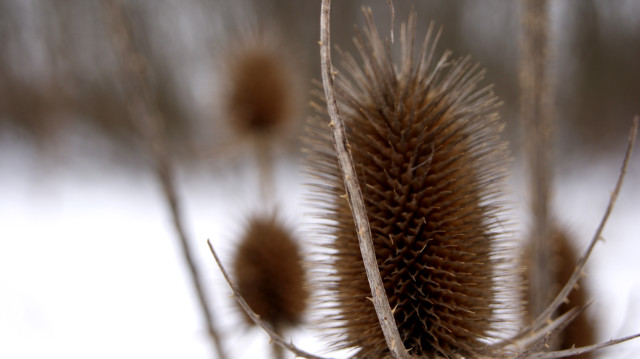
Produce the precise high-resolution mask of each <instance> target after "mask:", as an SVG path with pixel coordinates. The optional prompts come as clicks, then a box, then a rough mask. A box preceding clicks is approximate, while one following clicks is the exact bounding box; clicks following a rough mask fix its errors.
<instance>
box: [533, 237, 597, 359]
mask: <svg viewBox="0 0 640 359" xmlns="http://www.w3.org/2000/svg"><path fill="white" fill-rule="evenodd" d="M551 233H552V236H551V240H550V244H551V250H550V254H551V259H550V260H549V261H550V262H551V263H553V264H554V266H553V267H551V268H549V270H550V273H551V274H552V279H553V281H552V287H551V288H549V293H555V292H557V291H558V290H559V289H560V288H561V287H562V285H563V283H566V282H567V280H569V278H570V277H571V274H572V272H573V269H574V268H575V265H576V262H577V261H578V258H577V255H576V253H577V251H576V249H575V246H574V244H573V243H572V241H571V237H570V236H569V234H568V233H567V231H566V230H564V229H561V228H559V227H558V226H557V225H556V226H554V227H553V230H552V232H551ZM531 251H532V248H531V245H528V246H527V247H526V248H525V251H524V252H523V256H522V259H523V261H524V263H523V267H525V268H531V263H530V261H531ZM524 275H525V276H524V282H525V286H524V293H523V299H524V300H525V301H526V302H527V306H526V313H525V314H526V315H525V318H526V319H525V320H526V322H531V321H533V319H534V317H535V315H534V314H533V313H534V311H533V308H532V305H531V299H530V298H532V297H533V293H532V292H533V291H534V290H535V289H534V287H533V286H531V283H530V281H529V277H528V275H529V271H524ZM590 298H591V292H590V291H588V290H587V288H586V287H585V285H584V284H581V285H580V286H577V287H576V288H575V290H573V291H572V292H571V294H570V295H569V296H568V297H567V301H566V303H563V304H562V305H561V306H560V308H558V312H560V313H561V312H566V311H568V310H570V309H571V307H574V306H577V307H582V306H586V305H587V304H588V302H589V300H590ZM551 299H552V298H551V297H550V296H549V297H548V298H547V301H549V300H551ZM593 343H596V326H595V323H594V322H593V319H592V318H591V317H590V316H587V315H586V314H585V315H581V316H579V317H577V318H576V319H575V320H574V321H573V322H572V323H571V324H569V325H568V326H567V327H566V328H565V330H564V331H563V332H562V333H559V334H558V336H557V337H556V338H554V340H553V341H552V342H551V343H550V347H551V348H553V349H555V350H557V349H570V348H572V347H582V346H587V345H591V344H593ZM591 354H592V353H584V354H582V355H579V356H575V357H572V358H576V359H589V358H592V355H591Z"/></svg>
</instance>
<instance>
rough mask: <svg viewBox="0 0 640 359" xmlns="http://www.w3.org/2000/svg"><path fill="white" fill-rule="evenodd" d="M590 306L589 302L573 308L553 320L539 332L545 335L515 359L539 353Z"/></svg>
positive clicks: (523, 358)
mask: <svg viewBox="0 0 640 359" xmlns="http://www.w3.org/2000/svg"><path fill="white" fill-rule="evenodd" d="M590 304H591V302H589V303H588V304H586V305H583V306H582V307H573V308H571V309H569V310H568V311H567V312H566V313H564V314H563V315H561V316H560V317H558V318H556V319H555V320H553V322H552V323H551V324H550V325H548V328H544V329H543V330H541V331H540V332H542V333H546V334H544V336H541V337H539V338H537V340H535V341H534V342H533V343H531V344H530V345H527V347H528V348H527V349H526V350H525V351H523V352H522V353H520V354H519V355H518V356H517V357H516V358H515V359H525V358H530V357H531V355H532V354H533V353H536V352H539V351H541V350H540V349H541V348H543V347H544V346H548V344H549V340H551V338H552V337H553V336H556V335H558V334H560V333H561V332H562V331H563V330H564V329H565V328H566V327H567V326H568V325H569V324H571V322H573V321H574V320H575V319H576V318H577V317H578V316H579V315H580V314H582V313H583V312H584V311H585V309H587V307H588V306H589V305H590Z"/></svg>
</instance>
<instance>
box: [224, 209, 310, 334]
mask: <svg viewBox="0 0 640 359" xmlns="http://www.w3.org/2000/svg"><path fill="white" fill-rule="evenodd" d="M233 269H234V273H235V278H236V282H237V284H238V288H239V290H240V293H241V294H242V296H243V297H244V299H245V300H246V301H247V304H249V306H250V307H251V309H253V310H254V311H255V312H256V313H257V314H258V315H260V317H261V318H262V319H263V320H264V321H265V322H266V323H268V324H270V325H271V326H272V327H273V328H277V329H284V328H286V327H289V326H292V325H296V324H299V323H300V321H301V319H302V315H303V313H304V311H305V309H306V306H307V299H308V296H309V293H308V289H307V286H306V284H305V271H304V268H303V263H302V255H301V253H300V250H299V246H298V243H297V242H296V240H295V238H294V237H293V236H292V234H291V233H290V231H289V230H288V229H287V228H285V227H284V226H283V225H282V224H281V223H280V222H279V221H278V220H277V219H276V217H275V216H272V217H270V218H260V217H254V218H252V219H251V220H249V222H248V225H247V229H246V232H245V233H244V235H243V237H242V239H241V241H240V244H239V246H238V249H237V251H236V254H235V259H234V263H233ZM245 319H247V323H248V324H251V325H252V324H253V322H252V321H251V320H250V319H249V318H248V317H245Z"/></svg>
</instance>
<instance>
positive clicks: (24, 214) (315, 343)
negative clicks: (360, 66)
mask: <svg viewBox="0 0 640 359" xmlns="http://www.w3.org/2000/svg"><path fill="white" fill-rule="evenodd" d="M362 6H371V7H372V8H373V10H374V15H375V17H376V21H377V22H378V24H379V29H380V31H381V32H382V33H386V32H388V29H389V26H390V23H391V21H390V16H389V9H388V6H387V3H386V1H384V0H376V1H335V2H334V4H333V5H332V42H333V44H334V45H336V46H339V47H340V48H341V49H343V50H346V51H353V50H354V46H353V44H352V42H351V37H352V36H353V26H354V25H355V24H359V25H361V24H362V16H361V12H360V9H361V7H362ZM395 7H396V21H397V22H398V24H396V31H398V30H397V29H398V25H399V23H400V22H402V21H403V20H404V19H406V17H407V14H408V13H409V11H410V9H411V8H414V9H415V10H416V11H417V13H418V19H419V21H418V34H424V33H425V31H426V28H427V26H428V24H429V21H434V22H435V24H436V25H442V26H443V28H444V29H443V35H442V39H441V42H440V45H439V49H440V51H443V50H444V49H451V50H453V51H454V53H455V54H457V55H467V54H470V55H471V56H472V58H473V59H474V60H475V61H477V62H479V63H480V64H481V65H482V66H483V67H485V68H486V69H487V71H488V72H487V79H486V80H485V82H486V83H487V84H488V83H494V84H495V92H496V94H497V95H498V96H499V97H500V98H501V99H502V100H503V102H504V105H503V106H502V107H501V109H500V114H501V117H502V118H503V119H504V120H505V122H506V131H505V136H506V137H507V139H508V140H510V142H511V149H512V153H513V156H514V161H513V162H512V165H511V167H512V170H513V175H512V177H511V179H510V184H511V186H512V194H511V197H510V198H509V200H510V202H511V203H512V205H513V207H514V210H513V213H512V215H513V220H514V223H516V224H515V227H514V228H515V229H516V235H518V233H520V232H518V231H520V230H522V229H524V228H526V225H527V221H528V220H527V215H528V212H527V201H528V199H527V198H526V183H527V181H526V178H527V177H526V176H527V174H526V172H525V171H524V166H523V164H522V160H521V158H522V155H521V152H522V148H521V142H522V139H523V136H526V134H525V133H522V131H521V127H522V126H521V123H520V119H519V115H518V112H519V109H518V106H519V89H518V71H519V70H518V65H519V61H520V59H519V51H520V47H519V46H520V38H521V14H520V4H519V2H517V1H510V0H483V1H472V0H466V1H446V0H439V1H436V0H430V1H416V2H414V1H406V0H397V1H395ZM123 8H124V13H125V14H126V15H127V17H128V21H130V24H131V29H132V31H131V33H132V42H133V43H134V44H135V45H136V47H137V49H138V50H139V51H140V54H141V56H142V58H143V59H144V62H145V63H146V69H147V78H148V83H149V86H150V90H151V94H152V103H153V104H154V106H157V109H158V111H159V113H161V115H162V116H161V118H162V120H163V122H164V126H165V129H166V135H167V140H168V146H169V148H170V153H171V157H172V159H173V161H174V165H175V167H176V170H177V176H178V180H177V186H178V187H177V188H178V191H179V193H180V195H181V198H182V201H183V202H182V203H183V208H184V210H185V213H184V217H185V218H184V219H185V222H186V227H187V232H188V233H189V234H190V238H191V240H192V241H193V245H194V248H196V251H197V257H198V258H197V264H198V266H199V267H200V268H201V269H202V271H203V273H204V276H205V279H206V282H207V284H208V288H207V290H208V291H209V292H210V294H211V296H212V301H213V302H214V308H215V311H216V312H215V314H216V318H217V321H218V326H219V327H220V328H219V330H220V331H221V334H222V336H223V339H224V343H225V346H226V348H227V351H228V352H229V353H233V354H232V355H231V357H233V358H242V357H246V358H250V357H251V358H261V357H267V355H266V354H264V353H267V352H268V351H267V350H266V349H265V348H266V346H267V344H266V342H267V339H266V336H264V335H263V334H262V333H260V332H259V331H258V330H255V329H250V328H246V327H244V326H243V324H242V320H241V317H240V316H238V313H237V309H235V307H234V305H233V304H232V303H231V299H230V298H229V290H228V288H227V287H226V286H225V284H224V283H223V282H221V276H220V274H219V272H218V270H217V268H216V267H215V265H214V263H213V259H212V258H211V255H210V253H209V252H208V248H207V246H206V240H207V239H211V240H212V242H213V243H214V245H216V247H217V248H219V249H220V252H221V256H222V259H223V261H225V260H227V261H230V259H229V258H230V256H231V253H233V250H234V243H235V241H236V240H237V237H238V235H239V233H241V232H242V230H243V228H242V226H243V223H245V220H246V218H247V217H249V216H250V215H251V214H254V213H261V212H269V211H270V210H273V209H274V208H276V209H277V211H278V213H279V214H280V215H281V217H282V218H283V219H285V221H286V222H287V224H288V225H289V226H290V227H291V228H293V229H294V230H295V232H296V233H298V234H299V236H300V237H301V238H305V237H308V236H313V234H312V233H308V232H309V231H308V230H306V229H305V226H306V223H308V222H309V221H312V220H310V219H309V218H308V217H307V216H306V215H305V213H306V212H307V211H308V207H309V204H308V202H307V201H305V195H306V192H307V191H308V189H307V188H305V187H304V185H303V183H304V182H305V181H306V180H305V178H304V176H303V174H301V170H302V169H303V167H304V165H303V164H302V161H301V150H300V147H301V143H300V140H299V135H300V134H301V133H302V129H303V122H304V120H305V118H306V117H307V116H308V115H309V114H310V113H311V110H309V109H308V108H307V107H308V106H307V105H306V104H307V103H308V102H309V100H310V96H307V94H308V93H309V92H310V91H311V90H312V89H313V88H314V87H313V86H314V85H313V84H312V80H313V79H320V71H319V69H320V65H319V49H318V39H319V10H320V1H311V0H306V1H296V0H271V1H249V0H242V1H233V2H231V1H221V0H182V1H173V0H146V1H145V0H135V1H134V0H131V1H124V6H123ZM550 11H551V19H552V21H551V25H550V29H549V34H550V37H551V42H552V45H551V48H550V49H549V51H550V52H549V55H550V61H551V71H552V74H553V76H552V81H553V84H552V85H553V93H554V101H555V106H554V107H553V110H554V114H555V118H556V132H555V139H554V149H553V152H554V159H555V161H556V163H555V170H556V177H555V180H554V193H553V195H554V213H555V214H556V216H557V219H558V221H559V222H561V223H563V225H565V226H566V227H567V228H568V229H569V230H570V231H571V232H572V233H573V234H574V235H575V241H576V245H577V247H578V248H584V246H585V244H586V243H587V242H588V240H589V239H590V236H591V235H592V234H593V231H594V230H595V228H596V226H597V224H598V221H599V219H600V216H601V214H602V213H603V211H604V208H605V206H606V203H607V201H608V198H609V193H610V191H611V190H612V188H613V185H614V183H615V179H616V178H617V175H618V169H619V165H620V163H621V161H622V158H623V154H624V149H625V147H626V143H627V136H628V130H629V128H630V126H631V120H632V118H633V116H634V115H636V114H638V113H640V68H639V66H638V63H640V2H638V1H637V0H616V1H607V0H580V1H578V0H557V1H551V10H550ZM105 13H106V11H105V7H104V4H103V3H102V2H100V1H95V0H67V1H45V0H0V357H2V358H39V357H43V356H47V357H51V358H55V357H65V358H81V357H82V358H84V357H87V356H90V357H94V358H102V357H104V358H107V357H109V358H111V357H114V356H118V357H122V358H133V357H139V356H144V357H152V356H153V357H157V358H165V357H166V358H169V357H177V356H181V357H190V358H211V357H213V352H212V351H211V346H210V344H209V342H208V340H209V339H208V337H207V334H206V330H205V329H204V325H203V321H202V318H201V317H200V312H199V311H198V308H197V303H196V300H195V296H194V293H193V289H192V288H191V286H190V282H189V279H188V275H187V271H186V269H185V265H184V263H183V262H184V261H183V260H182V257H181V255H180V253H179V244H178V242H177V241H176V240H175V238H174V237H175V235H174V230H173V227H172V225H171V217H170V214H169V211H168V209H167V207H166V204H165V202H164V199H163V194H162V192H161V190H160V186H159V185H158V184H157V182H156V179H155V176H154V174H153V167H152V165H151V164H150V159H149V155H148V154H147V150H146V149H145V147H144V146H143V144H142V141H141V140H140V139H139V136H138V135H137V133H136V132H135V131H134V128H133V126H132V125H131V123H132V121H131V118H130V113H129V111H128V109H127V105H126V101H127V98H126V96H128V95H127V92H126V91H125V90H124V86H123V83H125V82H126V81H128V79H127V76H126V74H124V73H123V71H122V70H121V67H120V65H119V59H118V57H117V55H116V52H115V50H114V47H113V43H112V39H111V37H110V31H112V29H110V28H109V26H108V24H107V21H106V18H105V16H106V15H105ZM248 29H268V31H269V32H270V33H272V34H273V36H274V37H278V38H279V39H280V40H279V41H280V43H281V44H282V55H283V56H286V62H287V63H291V64H292V65H291V67H290V71H291V72H292V74H293V75H294V76H293V77H294V78H295V79H296V81H298V84H297V86H299V88H300V91H299V94H300V96H299V98H298V99H296V100H297V101H299V106H298V108H300V109H301V110H299V111H298V112H296V115H295V119H294V120H293V123H292V126H290V127H289V129H290V132H287V133H286V135H285V134H283V135H281V136H280V135H278V136H274V138H272V141H273V142H274V148H275V150H274V151H275V152H274V153H275V156H274V158H275V161H274V164H273V167H274V171H273V177H274V183H275V189H274V196H273V197H274V199H273V200H272V201H271V203H270V204H269V205H267V206H265V205H263V204H261V203H260V201H258V200H256V199H255V198H257V196H258V192H259V187H260V178H259V176H258V173H259V169H258V167H259V166H257V165H256V159H255V158H254V156H253V155H254V150H253V147H252V144H251V138H248V137H247V136H245V135H243V134H242V133H238V132H237V131H234V128H233V125H232V124H230V123H229V122H230V118H229V115H228V113H227V111H226V110H225V103H224V100H225V88H224V86H225V76H226V75H227V72H228V70H227V68H226V66H227V65H228V63H229V53H230V52H231V49H233V46H234V45H235V44H237V43H238V42H241V41H242V34H243V33H246V32H247V31H248ZM334 58H336V59H337V58H338V56H337V54H335V55H334ZM283 61H284V60H283ZM336 62H337V61H336ZM634 152H635V157H633V158H632V160H631V164H630V169H629V174H628V177H627V179H626V185H625V187H624V188H623V190H622V193H621V198H620V200H619V203H618V206H617V207H616V209H615V211H614V212H613V215H612V219H611V220H610V222H609V224H608V226H607V228H606V230H605V233H604V237H605V242H604V243H600V244H599V245H598V247H597V249H596V254H595V257H594V258H593V261H592V263H591V264H590V266H589V270H588V272H589V277H588V278H587V285H588V286H589V287H591V288H593V294H594V297H595V298H596V301H595V303H594V305H592V307H591V308H590V309H589V311H590V312H592V313H593V315H595V316H596V317H597V318H598V323H600V326H599V330H600V333H599V337H600V338H601V339H602V340H606V339H609V338H611V337H617V336H621V335H628V334H632V333H637V332H640V324H639V323H640V320H639V319H640V304H638V303H640V279H638V278H637V277H638V274H639V273H640V262H639V261H637V258H636V257H637V253H638V251H639V250H640V245H639V243H640V227H639V224H638V218H640V187H639V186H638V184H639V183H640V182H639V181H640V151H638V149H636V150H635V151H634ZM290 335H291V336H292V337H293V338H294V341H295V342H296V344H298V345H299V346H301V347H303V348H305V349H307V350H308V351H311V352H315V353H322V352H323V351H326V349H323V348H326V345H323V343H324V342H323V340H322V339H321V338H319V337H318V335H317V333H315V332H313V331H312V330H309V329H300V330H299V331H296V332H294V333H290ZM614 350H615V352H616V357H629V358H630V357H634V356H637V355H638V354H640V344H638V343H637V342H634V343H629V344H624V345H621V346H619V347H618V348H615V349H614ZM263 354H264V356H263ZM338 355H339V354H338Z"/></svg>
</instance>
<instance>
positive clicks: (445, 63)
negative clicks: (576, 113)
mask: <svg viewBox="0 0 640 359" xmlns="http://www.w3.org/2000/svg"><path fill="white" fill-rule="evenodd" d="M365 19H366V23H367V24H366V26H365V27H364V29H363V30H362V33H360V32H359V33H358V34H357V36H356V38H355V40H354V41H355V45H356V47H357V49H358V52H359V56H360V64H358V61H357V60H356V59H355V58H354V57H352V56H351V55H349V54H346V55H344V62H343V66H342V69H341V71H340V74H339V75H341V74H347V75H348V76H349V78H347V77H346V76H345V77H343V76H338V77H337V78H336V85H337V88H336V92H337V96H338V98H339V107H340V110H341V112H342V116H343V120H344V122H345V126H346V128H347V135H348V140H349V143H350V145H351V152H352V156H353V160H354V163H355V166H356V169H357V171H358V173H357V174H358V181H359V184H360V187H361V189H362V192H363V195H364V198H365V202H366V210H367V213H368V217H369V221H370V224H371V231H372V236H373V242H374V248H375V251H376V256H377V261H378V265H379V269H380V273H381V276H382V280H383V282H384V285H385V289H386V294H387V296H388V298H389V303H390V306H391V308H392V309H393V310H394V316H395V321H396V324H397V326H398V329H399V332H400V336H401V337H402V339H403V341H404V345H405V347H406V348H408V349H409V352H410V353H411V354H412V355H416V356H417V357H428V358H432V357H452V356H458V355H463V356H465V357H473V356H474V355H475V354H479V353H483V354H487V353H486V351H483V350H485V349H482V348H483V347H486V345H485V344H483V340H484V339H486V338H488V337H490V336H491V334H490V333H492V331H494V329H495V328H494V322H496V321H497V319H496V316H495V315H494V314H495V312H496V311H501V310H504V309H505V308H506V307H505V304H504V302H502V301H501V300H499V299H498V296H499V294H502V293H503V292H502V290H503V289H504V287H503V286H506V285H507V283H512V282H509V281H504V282H503V281H502V279H504V278H501V276H502V274H500V273H498V271H497V270H496V266H497V265H498V264H499V263H500V262H501V261H503V260H504V256H505V253H504V252H503V249H504V245H505V244H508V243H510V242H511V241H508V240H507V239H506V238H505V237H503V235H502V234H501V233H500V232H501V231H500V228H499V227H500V226H501V225H502V222H501V221H500V220H499V219H498V215H499V214H500V212H501V207H500V206H499V204H498V203H497V202H496V199H497V198H498V197H499V195H500V193H501V191H502V178H503V172H504V171H503V166H504V163H505V160H506V157H507V153H506V147H505V145H504V143H503V142H501V141H500V140H499V138H498V135H499V132H500V130H501V127H502V125H501V123H500V122H499V121H498V118H497V115H496V114H495V113H494V111H495V108H496V106H497V104H498V100H497V99H496V97H495V96H493V94H492V93H491V91H490V90H489V88H488V87H485V88H482V89H478V84H479V82H480V80H481V79H482V75H483V74H482V72H479V71H477V67H476V66H473V65H472V64H470V61H469V59H468V58H461V59H456V60H451V59H450V58H449V53H445V54H444V55H443V56H442V57H441V58H440V59H437V58H435V57H434V56H435V53H434V46H435V43H436V42H437V37H438V35H439V34H438V35H435V37H436V39H434V38H433V36H434V34H433V27H430V29H429V32H428V34H427V35H426V38H425V40H424V42H423V44H422V47H421V48H420V51H419V53H417V54H416V53H414V40H415V27H416V15H415V14H412V15H411V16H410V17H409V21H408V25H407V24H403V25H402V29H401V48H402V56H401V59H400V62H399V64H397V65H396V64H394V63H393V60H392V56H391V53H390V50H389V46H388V45H389V43H388V42H386V43H385V42H383V40H382V39H381V38H380V36H379V35H378V32H377V29H376V27H375V25H374V22H373V17H372V15H371V12H370V11H368V12H367V11H365ZM318 107H319V108H321V106H318ZM327 122H328V120H327V117H326V115H324V117H322V118H315V119H313V120H312V121H310V125H309V128H308V130H309V133H308V139H307V140H308V145H309V147H310V162H311V170H312V173H313V174H314V175H316V176H317V177H319V178H320V180H321V182H322V184H321V185H320V187H321V188H322V189H324V190H327V189H328V190H329V192H330V193H331V195H330V196H328V197H322V196H321V195H320V196H319V197H318V198H316V199H317V200H318V201H319V202H316V204H317V205H318V206H319V207H320V209H321V210H322V211H323V215H322V216H323V217H324V218H325V219H326V220H329V221H330V223H332V224H331V225H330V226H331V227H332V230H331V235H332V238H333V239H332V241H331V243H329V244H328V248H329V254H330V255H331V258H332V260H331V263H330V268H329V272H330V273H331V271H333V272H332V274H331V275H330V277H329V279H325V280H324V281H322V279H321V278H319V280H321V281H322V282H323V284H324V288H325V289H326V290H328V291H329V292H330V293H332V295H333V298H334V299H335V302H334V303H333V304H329V307H330V309H332V310H333V311H334V313H336V314H335V315H334V316H333V317H331V318H330V322H331V323H330V324H329V325H330V326H331V327H333V328H334V329H335V330H336V333H339V334H338V335H339V339H338V340H337V341H336V343H335V345H336V346H337V347H340V348H356V349H357V351H356V354H355V357H357V358H381V357H385V356H386V355H388V349H387V347H386V344H385V340H384V337H383V334H382V332H381V330H380V326H379V324H378V318H377V316H376V313H375V311H374V307H373V305H372V303H371V301H369V300H368V299H367V297H370V296H371V290H370V288H369V285H368V281H367V277H366V275H365V271H364V267H363V262H362V256H361V254H360V249H359V246H358V240H357V237H356V232H355V229H354V224H353V218H352V215H351V212H350V209H349V207H348V203H347V200H346V199H344V198H343V197H340V196H343V195H344V193H345V190H344V186H343V183H342V177H341V174H340V170H339V168H338V166H337V163H336V159H335V152H334V150H333V144H332V139H331V136H330V134H329V132H328V131H327V130H326V128H327V125H326V124H327ZM505 275H506V274H505Z"/></svg>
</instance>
